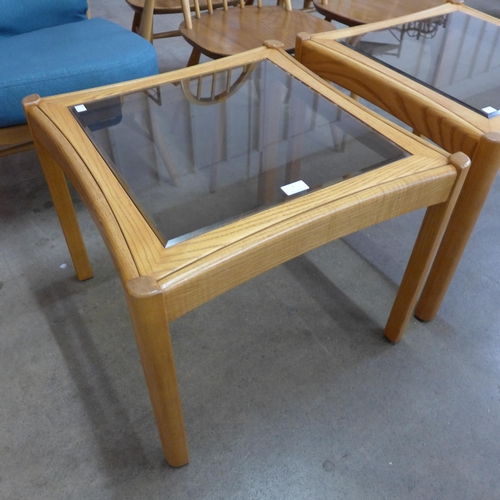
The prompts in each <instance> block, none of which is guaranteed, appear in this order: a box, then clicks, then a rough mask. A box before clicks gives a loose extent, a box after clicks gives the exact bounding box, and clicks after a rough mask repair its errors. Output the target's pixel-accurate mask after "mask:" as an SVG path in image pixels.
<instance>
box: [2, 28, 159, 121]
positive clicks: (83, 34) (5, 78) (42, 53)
mask: <svg viewBox="0 0 500 500" xmlns="http://www.w3.org/2000/svg"><path fill="white" fill-rule="evenodd" d="M0 68H1V71H0V127H8V126H12V125H19V124H22V123H26V118H25V115H24V111H23V107H22V104H21V101H22V99H23V98H24V97H25V96H27V95H29V94H39V95H40V96H42V97H44V96H48V95H56V94H61V93H65V92H72V91H75V90H82V89H87V88H91V87H98V86H100V85H107V84H111V83H117V82H121V81H126V80H132V79H134V78H140V77H143V76H149V75H154V74H157V73H158V61H157V58H156V52H155V50H154V48H153V46H152V45H151V44H150V43H149V42H148V41H147V40H145V39H143V38H141V37H140V36H139V35H136V34H135V33H132V32H130V31H129V30H127V29H125V28H123V27H121V26H119V25H117V24H115V23H112V22H110V21H107V20H105V19H100V18H95V19H86V20H84V21H80V22H74V23H70V24H64V25H60V26H55V27H51V28H45V29H41V30H38V31H32V32H30V33H24V34H22V35H16V36H12V37H7V38H0Z"/></svg>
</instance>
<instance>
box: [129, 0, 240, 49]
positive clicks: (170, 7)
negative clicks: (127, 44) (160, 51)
mask: <svg viewBox="0 0 500 500" xmlns="http://www.w3.org/2000/svg"><path fill="white" fill-rule="evenodd" d="M125 1H126V2H127V3H128V4H129V5H130V7H131V8H132V9H133V11H134V18H133V20H132V31H133V32H134V33H139V30H140V26H141V22H142V16H143V12H144V6H145V4H146V0H125ZM237 2H238V0H232V1H230V2H228V3H229V5H236V3H237ZM221 6H222V2H214V7H221ZM201 8H202V9H205V8H206V2H202V3H201ZM193 9H194V5H193V3H192V1H191V10H193ZM180 13H182V6H181V3H180V1H179V0H155V2H154V11H153V14H154V15H164V14H180ZM175 36H181V32H180V31H179V30H178V29H177V30H171V31H162V32H158V33H154V31H152V32H151V39H150V41H151V42H152V41H153V40H158V39H160V38H172V37H175Z"/></svg>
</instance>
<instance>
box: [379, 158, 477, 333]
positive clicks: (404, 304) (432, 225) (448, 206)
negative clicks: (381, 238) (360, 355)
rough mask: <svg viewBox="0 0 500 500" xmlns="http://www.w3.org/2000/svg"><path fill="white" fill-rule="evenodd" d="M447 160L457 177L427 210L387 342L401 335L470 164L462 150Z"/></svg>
mask: <svg viewBox="0 0 500 500" xmlns="http://www.w3.org/2000/svg"><path fill="white" fill-rule="evenodd" d="M450 163H452V164H453V165H454V166H455V167H456V168H457V179H456V181H455V185H454V186H453V190H452V192H451V194H450V196H449V197H448V200H447V201H446V202H444V203H440V204H439V205H434V206H432V207H429V208H428V209H427V212H426V214H425V217H424V220H423V222H422V226H421V227H420V231H419V233H418V236H417V240H416V242H415V246H414V247H413V251H412V253H411V256H410V260H409V262H408V266H407V267H406V271H405V274H404V276H403V280H402V281H401V285H400V287H399V290H398V293H397V295H396V300H395V301H394V305H393V306H392V310H391V314H390V315H389V319H388V320H387V324H386V326H385V330H384V333H385V336H386V337H387V338H388V339H389V340H390V341H391V342H399V341H400V340H401V338H402V337H403V334H404V331H405V329H406V326H407V324H408V321H409V320H410V316H411V314H412V312H413V309H414V308H415V304H416V303H417V300H418V298H419V295H420V292H421V291H422V288H423V286H424V284H425V279H426V277H427V273H428V272H429V269H430V267H431V265H432V262H433V260H434V256H435V255H436V252H437V250H438V248H439V243H440V242H441V238H442V235H443V233H444V231H445V229H446V225H447V223H448V221H449V218H450V215H451V213H452V210H453V208H454V206H455V202H456V200H457V198H458V195H459V193H460V189H461V187H462V185H463V182H464V180H465V176H466V174H467V171H468V165H469V164H470V162H469V159H468V158H467V156H465V155H464V154H462V153H456V154H454V155H451V157H450Z"/></svg>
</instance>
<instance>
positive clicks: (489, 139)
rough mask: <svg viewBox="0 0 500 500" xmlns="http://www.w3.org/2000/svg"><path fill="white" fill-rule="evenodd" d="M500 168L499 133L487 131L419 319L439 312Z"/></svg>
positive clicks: (424, 294) (419, 308) (428, 284)
mask: <svg viewBox="0 0 500 500" xmlns="http://www.w3.org/2000/svg"><path fill="white" fill-rule="evenodd" d="M499 168H500V133H498V132H488V133H487V134H485V135H484V136H483V137H482V138H481V139H480V141H479V144H478V147H477V149H476V151H475V153H474V156H473V158H472V166H471V168H470V172H469V174H468V175H467V179H466V180H465V183H464V186H463V189H462V192H461V193H460V196H459V198H458V200H457V204H456V206H455V209H454V211H453V214H452V216H451V218H450V222H449V224H448V228H447V230H446V233H445V234H444V237H443V241H442V243H441V246H440V247H439V251H438V253H437V255H436V259H435V261H434V264H433V266H432V269H431V271H430V273H429V277H428V278H427V282H426V284H425V287H424V290H423V292H422V295H421V297H420V300H419V301H418V304H417V307H416V309H415V316H416V317H417V318H418V319H420V320H422V321H430V320H431V319H432V318H434V316H435V315H436V314H437V312H438V310H439V306H440V305H441V302H442V300H443V298H444V296H445V294H446V290H447V289H448V286H449V284H450V282H451V280H452V278H453V275H454V273H455V270H456V268H457V266H458V263H459V262H460V258H461V257H462V253H463V251H464V250H465V246H466V245H467V242H468V241H469V238H470V235H471V233H472V230H473V229H474V225H475V224H476V221H477V219H478V217H479V214H480V213H481V209H482V207H483V205H484V202H485V201H486V197H487V196H488V193H489V191H490V188H491V186H492V184H493V181H494V180H495V177H496V174H497V171H498V169H499Z"/></svg>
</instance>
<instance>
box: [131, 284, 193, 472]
mask: <svg viewBox="0 0 500 500" xmlns="http://www.w3.org/2000/svg"><path fill="white" fill-rule="evenodd" d="M125 294H126V296H127V301H128V305H129V309H130V315H131V318H132V324H133V326H134V330H135V337H136V340H137V345H138V348H139V353H140V356H141V361H142V367H143V370H144V375H145V378H146V383H147V386H148V390H149V396H150V398H151V403H152V405H153V411H154V414H155V418H156V423H157V426H158V431H159V434H160V440H161V443H162V448H163V453H164V456H165V459H166V461H167V462H168V463H169V464H170V465H171V466H173V467H181V466H182V465H186V464H187V463H188V461H189V456H188V448H187V441H186V433H185V430H184V420H183V418H182V408H181V400H180V396H179V388H178V385H177V375H176V373H175V365H174V355H173V351H172V343H171V340H170V332H169V327H168V319H167V312H166V308H165V301H164V297H163V294H162V290H161V289H160V287H159V285H158V283H157V282H156V281H155V280H154V279H153V278H150V277H146V276H141V277H139V278H136V279H134V280H132V281H129V282H128V283H126V284H125Z"/></svg>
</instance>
